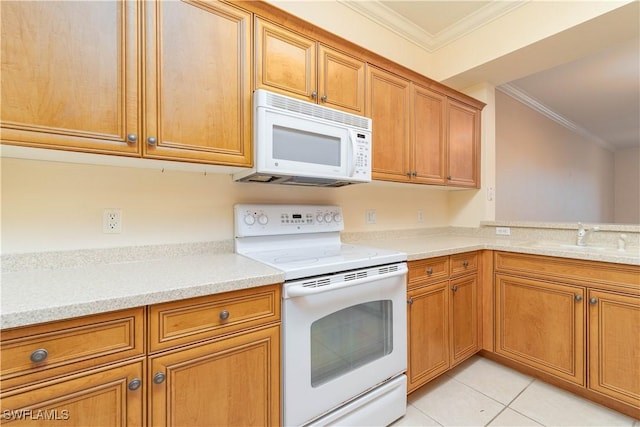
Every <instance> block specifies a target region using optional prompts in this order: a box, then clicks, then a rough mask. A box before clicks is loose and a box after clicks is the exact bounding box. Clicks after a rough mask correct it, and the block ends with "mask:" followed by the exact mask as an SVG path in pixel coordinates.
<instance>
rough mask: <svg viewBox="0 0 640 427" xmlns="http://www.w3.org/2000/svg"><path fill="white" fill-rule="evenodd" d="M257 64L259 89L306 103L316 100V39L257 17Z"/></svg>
mask: <svg viewBox="0 0 640 427" xmlns="http://www.w3.org/2000/svg"><path fill="white" fill-rule="evenodd" d="M255 62H256V64H255V67H256V68H255V69H256V78H255V84H256V89H260V88H263V89H268V90H272V91H274V92H279V93H282V94H283V95H288V96H292V97H295V98H299V99H302V100H305V101H314V99H315V98H316V95H317V89H316V72H317V66H316V42H315V40H312V39H310V38H307V37H304V36H302V35H300V34H298V33H295V32H293V31H290V30H287V29H285V28H283V27H280V26H278V25H275V24H272V23H271V22H269V21H265V20H264V19H262V18H259V17H256V18H255ZM314 92H315V93H316V95H314Z"/></svg>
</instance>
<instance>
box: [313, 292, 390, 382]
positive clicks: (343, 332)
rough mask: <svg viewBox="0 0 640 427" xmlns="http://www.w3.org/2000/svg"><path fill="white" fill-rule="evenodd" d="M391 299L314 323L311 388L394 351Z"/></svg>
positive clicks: (341, 312) (351, 309)
mask: <svg viewBox="0 0 640 427" xmlns="http://www.w3.org/2000/svg"><path fill="white" fill-rule="evenodd" d="M392 318H393V317H392V303H391V300H381V301H372V302H367V303H363V304H358V305H354V306H351V307H348V308H345V309H343V310H340V311H336V312H335V313H332V314H330V315H328V316H325V317H323V318H322V319H318V320H316V321H315V322H313V323H312V324H311V386H312V387H317V386H319V385H321V384H323V383H326V382H327V381H330V380H332V379H334V378H338V377H340V376H341V375H344V374H346V373H347V372H350V371H353V370H355V369H357V368H359V367H360V366H363V365H366V364H367V363H370V362H372V361H374V360H376V359H380V358H381V357H384V356H385V355H387V354H389V353H391V352H392V350H393V332H392V331H393V324H392Z"/></svg>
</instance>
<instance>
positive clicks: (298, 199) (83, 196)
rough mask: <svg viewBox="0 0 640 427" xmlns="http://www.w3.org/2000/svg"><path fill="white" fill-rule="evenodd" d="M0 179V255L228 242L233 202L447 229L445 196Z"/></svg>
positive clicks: (32, 164) (209, 180)
mask: <svg viewBox="0 0 640 427" xmlns="http://www.w3.org/2000/svg"><path fill="white" fill-rule="evenodd" d="M1 174H2V183H1V184H2V206H1V208H2V217H1V221H2V252H3V253H19V252H33V251H45V250H66V249H80V248H100V247H117V246H134V245H147V244H164V243H187V242H203V241H212V240H225V239H231V238H233V216H232V215H233V204H234V203H238V202H255V203H268V202H272V203H327V204H331V203H333V204H338V205H341V206H342V207H343V212H344V217H345V228H346V231H365V230H383V229H407V228H416V227H420V226H433V227H438V226H446V225H448V223H449V204H448V197H449V196H448V192H447V191H443V190H438V189H434V188H433V187H429V186H413V185H399V184H393V183H371V184H358V185H353V186H349V187H343V188H299V187H288V186H274V185H262V184H246V183H235V182H233V181H232V179H231V176H230V175H227V174H207V175H206V176H205V175H204V174H202V173H195V172H179V171H165V172H162V171H161V170H160V169H138V168H124V167H115V166H97V165H81V164H66V163H58V162H44V161H34V160H21V159H8V158H3V159H2V163H1ZM105 208H120V209H122V217H123V231H122V233H121V234H103V233H102V211H103V209H105ZM367 209H375V210H376V213H377V223H376V224H366V223H365V211H366V210H367ZM418 210H422V211H423V212H424V221H423V222H422V223H418V221H417V218H418V215H417V214H418Z"/></svg>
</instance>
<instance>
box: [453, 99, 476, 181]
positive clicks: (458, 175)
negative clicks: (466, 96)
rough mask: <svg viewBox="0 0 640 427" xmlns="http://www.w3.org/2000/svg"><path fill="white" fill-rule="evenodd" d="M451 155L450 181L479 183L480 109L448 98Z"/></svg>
mask: <svg viewBox="0 0 640 427" xmlns="http://www.w3.org/2000/svg"><path fill="white" fill-rule="evenodd" d="M447 119H448V127H447V139H448V141H449V151H448V154H449V159H448V167H449V170H448V175H447V181H448V182H449V184H450V185H455V186H460V187H477V188H479V187H480V175H479V167H478V162H479V159H480V143H479V141H480V112H479V111H478V110H477V109H475V108H473V107H470V106H468V105H466V104H463V103H461V102H457V101H454V100H452V99H449V101H448V106H447Z"/></svg>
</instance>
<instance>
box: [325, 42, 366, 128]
mask: <svg viewBox="0 0 640 427" xmlns="http://www.w3.org/2000/svg"><path fill="white" fill-rule="evenodd" d="M364 83H365V62H364V61H361V60H359V59H356V58H353V57H351V56H348V55H345V54H344V53H341V52H338V51H337V50H335V49H332V48H330V47H328V46H325V45H323V44H320V45H318V99H319V100H320V104H321V105H324V106H327V107H331V108H336V109H338V110H342V111H346V112H348V113H352V114H359V115H361V116H362V115H364V90H365V84H364Z"/></svg>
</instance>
